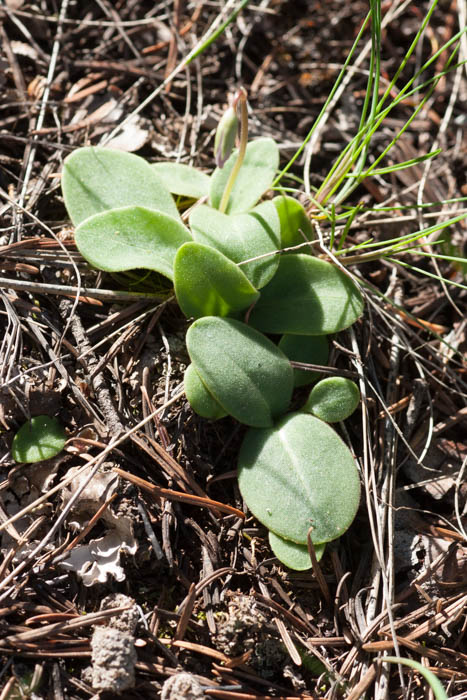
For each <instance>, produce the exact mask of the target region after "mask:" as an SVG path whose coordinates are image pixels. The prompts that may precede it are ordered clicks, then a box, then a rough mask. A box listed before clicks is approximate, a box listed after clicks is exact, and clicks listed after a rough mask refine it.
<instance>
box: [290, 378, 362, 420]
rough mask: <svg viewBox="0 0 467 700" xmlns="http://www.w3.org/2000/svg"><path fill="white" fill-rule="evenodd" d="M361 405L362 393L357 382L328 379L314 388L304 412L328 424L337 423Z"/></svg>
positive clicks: (344, 379)
mask: <svg viewBox="0 0 467 700" xmlns="http://www.w3.org/2000/svg"><path fill="white" fill-rule="evenodd" d="M359 403H360V391H359V389H358V386H357V385H356V384H355V382H353V381H352V380H351V379H346V378H345V377H328V378H327V379H322V380H321V381H320V382H318V384H316V386H314V387H313V389H312V390H311V392H310V396H309V397H308V401H307V402H306V404H305V405H304V407H303V409H302V410H303V411H306V412H307V413H313V415H315V416H317V417H318V418H321V420H324V421H326V423H337V422H338V421H341V420H345V419H346V418H348V417H349V416H350V415H351V414H352V413H353V412H354V411H355V409H356V408H357V406H358V404H359Z"/></svg>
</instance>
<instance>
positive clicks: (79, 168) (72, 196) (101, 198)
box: [62, 146, 180, 226]
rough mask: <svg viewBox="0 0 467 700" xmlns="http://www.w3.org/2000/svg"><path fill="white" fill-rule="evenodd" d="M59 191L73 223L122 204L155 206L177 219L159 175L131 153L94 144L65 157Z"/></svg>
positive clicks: (173, 206) (123, 205) (152, 207)
mask: <svg viewBox="0 0 467 700" xmlns="http://www.w3.org/2000/svg"><path fill="white" fill-rule="evenodd" d="M62 192H63V199H64V200H65V206H66V208H67V211H68V214H69V216H70V219H71V220H72V222H73V224H74V225H75V226H77V225H78V224H80V223H81V222H82V221H84V220H85V219H87V218H88V217H90V216H93V214H98V213H100V212H103V211H108V210H109V209H116V208H120V207H126V206H141V207H146V208H147V209H155V210H157V211H161V212H163V213H164V214H169V216H173V217H174V218H175V219H180V216H179V213H178V210H177V207H176V206H175V202H174V200H173V197H172V195H171V194H170V192H169V191H168V189H167V188H166V187H165V186H164V184H163V182H162V181H161V178H160V177H159V175H158V174H157V173H156V171H155V170H154V169H153V168H152V167H151V166H150V165H149V163H147V162H146V161H145V160H144V159H143V158H140V157H139V156H135V155H134V154H133V153H124V152H123V151H115V150H113V149H111V148H96V147H94V146H92V147H86V148H78V149H77V150H76V151H73V153H71V154H70V155H69V156H67V158H65V162H64V165H63V175H62Z"/></svg>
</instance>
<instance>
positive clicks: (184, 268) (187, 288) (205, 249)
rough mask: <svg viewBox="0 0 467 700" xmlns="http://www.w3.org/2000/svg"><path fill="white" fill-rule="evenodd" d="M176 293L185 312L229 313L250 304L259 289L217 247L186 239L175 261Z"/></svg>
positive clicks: (196, 313)
mask: <svg viewBox="0 0 467 700" xmlns="http://www.w3.org/2000/svg"><path fill="white" fill-rule="evenodd" d="M174 283H175V294H176V296H177V301H178V303H179V305H180V308H181V310H182V311H183V313H184V314H185V316H188V317H190V316H193V317H194V318H200V317H201V316H229V315H232V314H235V313H236V312H238V311H241V310H242V309H246V308H247V307H248V306H251V304H253V303H254V302H255V301H256V300H257V299H258V297H259V292H258V291H257V290H256V289H255V288H254V287H253V286H252V285H251V284H250V282H249V281H248V278H247V277H246V276H245V275H244V274H243V272H242V271H241V270H240V269H239V268H238V267H237V266H236V265H235V263H233V262H232V261H231V260H229V258H226V257H225V255H222V253H220V252H219V251H218V250H215V249H214V248H210V247H209V246H207V245H202V244H201V243H195V242H194V241H192V242H191V243H184V245H182V247H181V248H179V250H178V252H177V255H176V256H175V262H174Z"/></svg>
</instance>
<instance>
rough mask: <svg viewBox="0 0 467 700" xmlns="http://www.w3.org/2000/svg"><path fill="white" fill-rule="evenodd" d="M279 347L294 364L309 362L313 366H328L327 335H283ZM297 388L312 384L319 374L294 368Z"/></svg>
mask: <svg viewBox="0 0 467 700" xmlns="http://www.w3.org/2000/svg"><path fill="white" fill-rule="evenodd" d="M279 347H280V349H281V350H282V352H283V353H284V354H285V355H287V357H288V358H289V360H291V361H292V362H307V363H308V364H311V365H327V363H328V357H329V343H328V339H327V338H326V336H325V335H283V336H282V338H281V339H280V341H279ZM293 373H294V384H295V386H305V385H306V384H312V383H313V382H314V381H315V379H317V378H318V377H319V376H320V373H319V372H314V371H308V370H305V369H296V368H294V371H293Z"/></svg>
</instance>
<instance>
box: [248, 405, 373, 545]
mask: <svg viewBox="0 0 467 700" xmlns="http://www.w3.org/2000/svg"><path fill="white" fill-rule="evenodd" d="M238 483H239V486H240V491H241V493H242V496H243V498H244V499H245V501H246V503H247V505H248V508H249V509H250V510H251V512H252V513H253V515H254V516H255V517H256V518H257V519H258V520H259V521H260V522H262V523H263V525H265V526H266V527H267V528H268V529H269V530H272V532H274V533H275V534H276V535H279V537H283V538H285V539H287V540H292V542H296V543H297V544H306V541H307V533H308V530H309V528H310V527H312V528H313V530H312V532H311V538H312V540H313V542H314V543H315V544H321V543H323V542H329V541H331V540H335V539H336V538H337V537H340V536H341V535H342V534H343V533H344V532H345V531H346V530H347V528H348V527H349V525H350V524H351V522H352V520H353V519H354V517H355V514H356V512H357V508H358V504H359V500H360V480H359V476H358V471H357V467H356V465H355V462H354V460H353V457H352V455H351V453H350V451H349V449H348V448H347V447H346V445H345V444H344V443H343V442H342V440H341V439H340V437H339V436H338V435H337V433H336V432H335V431H334V430H333V428H331V426H329V425H328V424H327V423H324V422H323V421H321V420H319V419H318V418H315V417H314V416H310V415H309V414H306V413H290V414H288V415H287V416H285V417H284V418H282V419H281V420H280V421H279V422H278V423H277V425H275V426H274V427H273V428H268V429H262V430H258V429H254V430H249V431H248V432H247V434H246V436H245V438H244V440H243V443H242V446H241V448H240V454H239V458H238Z"/></svg>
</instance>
